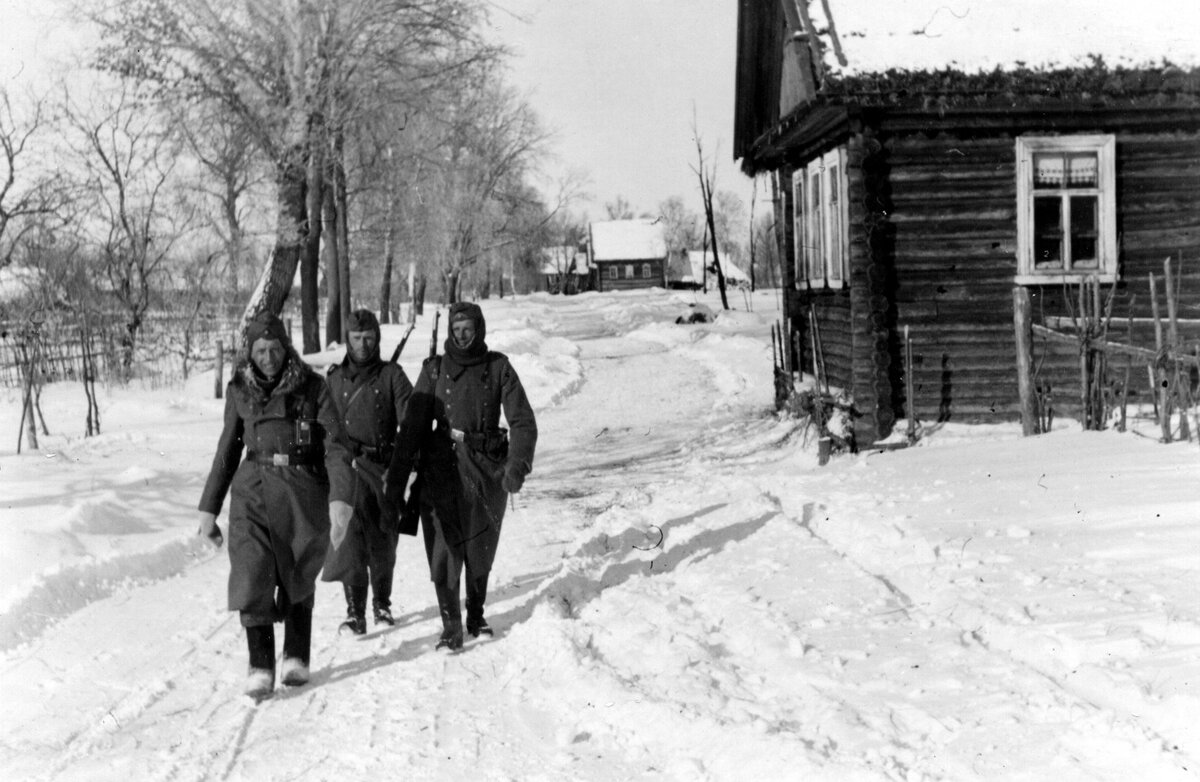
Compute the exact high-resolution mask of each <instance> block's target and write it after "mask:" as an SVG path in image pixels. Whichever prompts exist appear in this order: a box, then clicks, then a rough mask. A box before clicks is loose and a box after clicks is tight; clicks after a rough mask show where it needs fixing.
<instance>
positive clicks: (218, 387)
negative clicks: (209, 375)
mask: <svg viewBox="0 0 1200 782" xmlns="http://www.w3.org/2000/svg"><path fill="white" fill-rule="evenodd" d="M224 375H225V343H224V341H223V340H219V339H218V340H217V366H216V371H215V372H213V399H220V398H221V396H222V394H223V393H224V388H225V379H224Z"/></svg>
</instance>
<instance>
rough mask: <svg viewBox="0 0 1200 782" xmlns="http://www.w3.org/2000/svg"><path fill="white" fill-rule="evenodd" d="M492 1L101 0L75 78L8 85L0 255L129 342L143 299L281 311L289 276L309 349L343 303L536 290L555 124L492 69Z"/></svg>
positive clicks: (3, 113) (550, 211)
mask: <svg viewBox="0 0 1200 782" xmlns="http://www.w3.org/2000/svg"><path fill="white" fill-rule="evenodd" d="M486 7H487V6H486V5H485V4H484V3H483V2H480V1H479V0H191V2H188V3H176V2H171V1H170V0H133V1H132V2H131V1H130V0H121V2H113V3H111V4H107V5H104V6H103V7H100V8H99V10H97V11H95V12H94V15H93V17H92V21H93V22H94V23H95V24H96V25H97V26H98V28H99V29H100V30H101V32H102V38H101V40H102V44H101V46H100V47H99V48H98V49H97V50H96V51H95V52H94V56H93V60H92V63H91V65H92V66H93V70H92V74H93V77H94V78H93V79H92V80H91V83H89V85H88V87H87V88H86V90H84V89H80V87H79V82H78V80H76V81H75V82H73V86H72V87H71V88H67V87H63V88H61V89H59V90H58V91H57V92H56V93H55V94H53V95H52V96H49V97H40V98H37V99H34V98H30V97H28V96H23V95H22V96H18V95H13V94H10V93H9V92H7V91H0V98H2V103H0V146H2V147H3V152H4V155H5V158H4V161H3V162H4V163H5V164H6V166H5V168H4V169H2V170H0V175H2V176H0V266H6V265H10V264H19V265H21V266H24V267H30V268H35V269H38V270H39V271H40V272H41V274H42V276H41V278H40V279H41V280H42V284H43V286H44V288H45V289H46V291H47V295H46V298H45V301H46V305H47V306H58V305H61V304H65V305H71V308H72V309H76V310H79V309H83V310H86V309H88V308H89V307H91V308H93V309H96V308H99V307H100V305H98V304H96V303H95V302H84V301H82V300H72V299H73V298H74V299H79V298H81V297H84V296H87V295H91V296H93V297H95V298H96V299H97V300H98V299H101V298H102V299H103V300H104V301H106V302H107V303H108V304H106V305H104V306H108V305H110V304H112V303H114V302H115V303H116V306H119V308H120V310H121V312H122V313H123V315H122V317H123V319H124V322H125V328H126V330H127V342H128V347H129V350H130V352H131V353H132V351H133V350H134V347H135V345H136V342H137V338H138V333H139V331H140V329H141V327H142V323H143V320H144V317H145V314H146V312H147V310H148V309H149V308H151V307H154V306H169V307H172V308H176V309H178V308H182V309H184V310H194V311H196V312H199V311H200V310H201V309H202V308H203V307H206V306H210V305H211V306H213V307H217V308H220V305H225V306H226V307H233V306H238V305H239V304H245V303H246V302H247V301H248V304H246V306H245V307H244V312H245V314H252V313H254V312H257V311H261V310H271V311H275V312H280V311H281V310H282V308H283V306H284V302H285V300H286V299H287V297H288V295H289V293H290V291H291V290H292V289H293V286H294V284H295V282H296V280H297V279H298V280H299V294H300V295H299V301H298V303H297V304H298V307H297V308H298V310H299V313H300V315H301V322H302V328H303V341H304V349H305V351H313V350H317V349H319V348H320V347H321V346H322V345H323V344H328V343H329V342H333V341H340V340H341V339H342V332H343V321H344V318H345V316H346V315H347V314H348V312H349V310H350V309H351V308H352V307H353V306H359V305H367V306H372V307H373V308H375V309H378V310H380V311H381V312H383V313H385V317H386V313H388V312H390V311H392V310H393V305H394V303H395V299H396V298H397V297H398V296H405V295H410V294H416V295H417V296H418V297H422V296H423V295H424V292H425V290H426V286H427V285H428V286H431V287H432V289H433V290H434V291H435V292H436V293H437V295H439V296H440V297H441V298H442V299H443V300H445V301H447V302H449V301H454V300H455V299H456V298H458V297H459V296H460V295H462V293H463V292H464V291H470V292H474V293H486V292H487V290H488V289H489V288H490V287H491V286H492V285H493V284H495V283H494V281H496V282H501V281H503V280H508V285H509V286H510V288H511V286H512V285H514V284H515V281H516V280H519V279H521V278H522V277H524V278H525V279H528V280H529V281H530V282H533V279H534V277H535V275H536V273H537V271H538V267H537V258H538V254H537V252H536V249H535V248H537V247H539V246H541V245H542V244H544V243H545V240H546V232H547V230H548V228H549V226H550V224H551V222H552V220H553V218H554V216H555V214H556V212H557V211H558V210H559V209H560V208H561V207H562V206H564V205H565V204H566V203H567V201H568V200H569V199H570V198H571V197H573V196H574V195H575V194H577V190H576V186H575V185H574V184H573V183H572V182H566V183H563V184H562V185H561V186H560V188H559V191H560V196H559V199H558V200H557V201H556V202H554V203H547V202H546V199H545V198H544V197H543V196H541V195H539V194H540V193H541V192H543V191H544V190H545V189H546V188H545V187H543V186H540V185H543V184H544V183H541V182H539V181H538V177H539V163H540V162H542V160H543V159H544V158H545V156H546V154H547V152H548V150H547V148H546V147H547V141H548V135H547V133H546V132H545V131H544V130H543V128H542V127H541V125H540V124H539V122H538V118H537V117H536V115H535V114H534V112H533V111H532V109H531V108H530V106H529V105H528V104H527V102H526V101H525V100H523V98H522V97H521V96H520V95H518V94H517V93H516V92H515V91H513V90H512V89H511V88H510V87H508V86H507V85H506V84H505V83H504V82H503V78H502V74H503V72H504V71H503V62H504V58H505V56H506V54H505V52H504V51H503V50H502V49H500V48H498V47H496V46H495V45H493V44H491V43H490V42H489V41H487V40H486V39H485V38H484V37H483V34H482V31H483V30H484V29H485V25H484V22H485V16H484V14H485V9H486ZM322 290H324V291H325V292H327V293H328V307H327V314H326V319H325V322H324V323H323V324H322V323H319V322H318V320H319V309H318V300H319V299H318V296H319V293H320V292H321V291H322ZM501 292H503V288H501ZM322 328H323V330H324V332H325V333H324V338H322V334H321V332H322Z"/></svg>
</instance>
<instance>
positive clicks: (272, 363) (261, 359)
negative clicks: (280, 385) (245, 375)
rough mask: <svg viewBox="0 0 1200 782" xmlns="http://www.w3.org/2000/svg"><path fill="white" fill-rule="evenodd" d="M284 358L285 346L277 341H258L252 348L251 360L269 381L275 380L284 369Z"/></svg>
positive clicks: (261, 339) (263, 339) (262, 339)
mask: <svg viewBox="0 0 1200 782" xmlns="http://www.w3.org/2000/svg"><path fill="white" fill-rule="evenodd" d="M283 357H284V352H283V344H282V343H281V342H280V341H279V340H277V339H266V338H260V339H256V340H254V344H253V345H251V346H250V360H251V361H253V362H254V366H256V367H258V371H259V372H262V373H263V376H265V377H266V378H267V379H268V380H274V379H275V376H276V375H278V374H279V371H280V370H281V369H283Z"/></svg>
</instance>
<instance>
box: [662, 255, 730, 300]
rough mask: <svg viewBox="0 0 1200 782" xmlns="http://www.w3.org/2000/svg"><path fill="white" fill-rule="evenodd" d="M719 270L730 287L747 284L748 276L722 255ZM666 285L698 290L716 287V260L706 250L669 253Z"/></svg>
mask: <svg viewBox="0 0 1200 782" xmlns="http://www.w3.org/2000/svg"><path fill="white" fill-rule="evenodd" d="M721 272H722V273H723V274H724V275H725V284H726V285H727V286H730V287H737V286H740V285H749V284H750V278H749V277H748V276H746V273H745V272H743V271H742V270H741V269H739V268H738V267H737V266H735V265H734V264H732V263H730V262H729V260H728V259H727V258H726V257H725V256H724V255H722V256H721ZM667 285H668V286H669V287H671V288H685V289H688V290H698V289H700V288H704V287H707V288H709V289H715V288H716V287H717V270H716V262H715V261H713V254H712V252H710V251H708V250H678V251H676V252H674V253H672V255H671V262H670V264H669V266H668V267H667Z"/></svg>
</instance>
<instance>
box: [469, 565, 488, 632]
mask: <svg viewBox="0 0 1200 782" xmlns="http://www.w3.org/2000/svg"><path fill="white" fill-rule="evenodd" d="M487 584H488V577H487V574H486V573H485V574H483V575H482V576H476V577H474V578H471V577H469V576H468V578H467V632H468V633H470V634H471V637H472V638H478V637H479V636H481V635H489V636H490V635H493V633H492V628H491V627H489V626H488V623H487V620H486V619H484V618H483V604H484V602H485V601H486V600H487Z"/></svg>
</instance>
